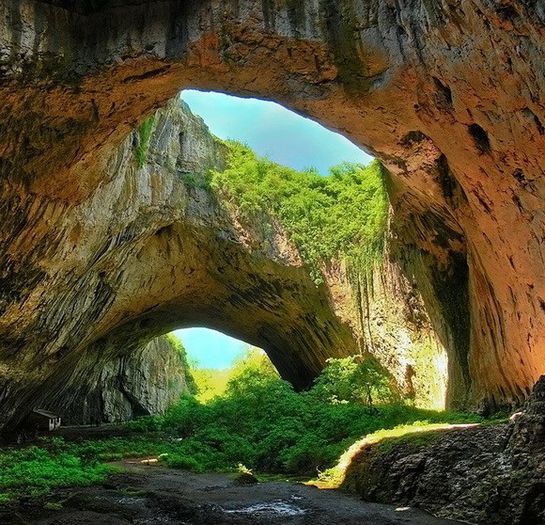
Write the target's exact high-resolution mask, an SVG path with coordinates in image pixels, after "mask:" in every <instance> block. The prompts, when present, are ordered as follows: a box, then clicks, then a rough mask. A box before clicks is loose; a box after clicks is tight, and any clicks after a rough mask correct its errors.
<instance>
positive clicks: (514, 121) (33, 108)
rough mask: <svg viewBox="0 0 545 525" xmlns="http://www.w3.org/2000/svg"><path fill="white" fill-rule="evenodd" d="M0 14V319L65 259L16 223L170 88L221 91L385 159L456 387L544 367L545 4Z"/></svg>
mask: <svg viewBox="0 0 545 525" xmlns="http://www.w3.org/2000/svg"><path fill="white" fill-rule="evenodd" d="M0 12H1V18H0V20H1V22H0V24H2V27H1V29H0V50H1V57H2V62H1V70H0V71H1V75H2V79H1V80H2V82H1V85H0V98H1V100H2V106H1V109H0V122H1V123H2V133H1V134H0V170H1V176H2V188H1V193H2V207H1V208H0V217H1V220H2V224H5V225H7V227H6V228H5V231H3V232H2V238H1V246H2V251H1V257H2V261H3V264H2V268H3V275H2V279H3V283H4V285H3V287H2V299H1V301H0V305H1V308H2V312H3V314H2V323H4V324H6V323H9V322H12V320H13V319H14V318H16V317H17V315H22V314H21V312H20V311H17V309H18V308H21V307H20V306H19V307H18V306H14V305H16V304H17V298H18V297H21V296H23V295H24V293H25V290H27V288H28V287H30V286H31V285H32V284H33V283H38V282H40V279H41V278H42V277H43V275H44V274H50V273H51V272H52V271H54V270H55V266H56V265H57V264H58V262H56V254H55V257H53V256H52V257H51V258H50V259H49V260H48V262H47V263H41V264H40V265H39V266H35V265H33V264H32V259H33V258H35V257H36V255H37V254H39V253H46V252H49V250H52V244H51V243H53V244H55V243H58V245H57V249H58V250H62V249H63V248H62V247H61V245H60V241H61V240H64V239H61V238H60V237H61V236H59V238H57V239H49V238H48V239H46V237H45V236H44V234H43V232H41V231H40V230H39V229H38V230H37V231H35V232H33V234H32V235H27V236H26V237H23V238H21V237H20V235H19V234H20V232H21V231H23V230H24V229H25V228H27V229H28V226H29V224H31V223H32V221H33V220H37V219H36V218H37V216H38V215H41V216H42V217H44V216H45V217H47V218H48V220H52V221H54V220H55V218H56V217H57V215H56V214H60V213H65V211H66V210H67V209H68V208H69V209H75V207H77V206H79V205H81V203H82V202H84V201H85V200H86V199H88V198H90V196H91V195H92V194H93V192H94V191H95V190H96V189H97V188H100V187H101V186H104V185H105V183H107V182H108V181H107V179H105V174H108V173H110V174H111V173H113V172H112V170H111V165H110V166H108V163H111V162H112V160H111V159H112V156H111V155H112V154H113V152H114V151H115V149H116V148H117V147H118V146H119V144H120V143H121V141H122V140H123V139H124V137H126V136H127V134H128V133H129V130H130V129H131V128H133V127H134V126H135V125H136V124H137V123H138V121H140V120H141V119H142V118H144V117H145V116H146V115H148V114H150V112H152V111H153V110H154V109H156V108H157V107H159V106H161V105H163V104H164V103H165V102H166V100H167V99H169V98H170V97H172V96H173V95H174V94H175V92H177V91H178V90H179V89H181V88H182V87H197V88H204V89H221V90H226V91H230V92H233V93H238V94H241V95H258V96H261V97H264V98H271V99H275V100H277V101H279V102H282V103H284V104H285V105H287V106H289V107H291V108H293V109H295V110H297V111H299V112H302V113H304V114H306V115H309V116H312V117H313V118H316V119H318V120H320V121H321V122H322V123H324V124H325V125H328V126H331V127H333V128H335V129H338V130H340V131H342V132H343V133H345V134H346V135H348V136H350V137H351V138H352V139H353V140H354V141H356V142H357V143H359V144H361V145H363V146H365V147H367V148H368V149H369V150H371V151H372V152H373V153H374V154H375V155H377V156H378V157H379V158H380V159H382V160H383V162H384V163H385V165H386V166H387V168H388V169H389V171H390V173H391V181H390V195H391V202H392V207H393V220H392V231H393V235H394V238H395V239H396V240H397V241H398V243H399V244H400V245H401V246H403V247H405V248H406V253H407V254H408V257H407V260H406V261H405V262H406V265H405V271H406V274H407V275H408V276H409V278H410V279H414V280H415V281H416V282H418V286H419V288H420V289H421V290H422V291H423V295H424V299H425V301H426V303H427V304H428V309H429V311H430V317H431V318H432V319H433V321H434V324H435V326H436V329H437V331H438V333H439V334H440V335H441V339H442V340H443V341H444V342H445V344H447V345H450V346H451V347H452V348H453V349H454V351H453V352H452V353H451V355H452V356H454V358H455V359H457V360H458V361H459V365H458V366H457V368H456V370H457V372H456V374H457V377H456V380H453V381H452V384H453V385H455V388H456V390H457V392H458V394H459V395H460V396H462V397H464V398H465V399H467V401H468V402H470V403H486V404H492V405H494V404H498V403H499V404H501V403H512V402H517V401H520V400H521V399H522V398H523V397H524V396H525V395H526V393H527V392H528V391H529V388H530V386H531V385H532V384H533V383H534V382H535V380H536V379H537V378H538V376H539V375H540V374H542V373H543V372H544V371H545V370H544V369H545V364H544V363H545V359H544V357H545V356H544V355H543V354H544V352H545V341H544V335H543V334H545V330H544V328H545V307H544V304H545V300H544V298H545V278H544V277H545V276H544V265H543V243H542V239H543V235H544V233H545V232H544V220H543V219H544V217H543V192H544V187H543V162H544V161H543V156H542V154H541V152H542V151H543V148H544V146H545V136H544V135H545V133H544V125H543V124H542V123H543V122H545V111H544V104H543V95H542V93H544V89H543V88H544V86H543V82H544V81H543V78H544V76H543V75H542V74H541V73H542V72H543V64H542V57H543V51H544V50H543V42H545V38H544V27H545V26H544V20H545V10H544V7H543V3H542V2H541V1H538V2H532V3H529V2H514V1H509V0H505V1H504V2H501V5H499V4H498V3H497V2H492V1H488V0H484V1H481V2H477V3H475V2H448V1H444V2H429V1H424V0H415V1H413V2H401V3H400V2H390V1H378V0H368V1H365V2H360V1H356V0H346V1H343V2H332V1H328V0H305V1H302V2H277V1H269V0H267V1H263V2H253V1H250V0H236V1H235V0H202V1H197V0H193V1H181V0H177V1H163V2H145V3H144V2H142V3H139V2H134V1H131V2H128V1H124V0H111V1H104V2H92V1H83V0H82V1H81V2H80V1H78V0H74V1H67V0H51V1H49V2H45V1H38V0H34V1H31V0H24V1H18V0H8V1H6V2H4V3H3V4H2V6H0ZM114 157H116V155H114ZM117 161H120V159H119V158H118V159H117ZM98 206H102V204H98ZM17 217H25V218H24V220H23V221H21V220H18V219H17ZM23 223H24V224H23ZM137 232H138V225H136V224H135V225H134V231H133V232H131V235H137ZM73 237H74V238H75V239H77V238H78V234H77V228H76V227H75V231H74V233H73ZM116 242H119V243H120V244H122V243H123V238H120V239H118V240H117V241H116ZM74 257H80V255H78V254H77V253H75V254H74ZM74 279H75V277H74ZM75 286H83V284H81V283H79V282H77V283H75ZM107 290H108V288H107V285H106V284H104V285H101V287H99V288H98V289H97V291H96V295H97V296H98V297H99V298H102V297H107V296H108V292H107ZM81 300H82V301H84V300H91V299H89V298H86V299H84V298H83V297H82V299H81ZM30 306H32V304H29V307H30ZM152 306H153V305H150V308H151V307H152ZM10 309H11V310H10ZM14 310H15V312H14ZM60 311H62V309H61V310H60ZM14 316H15V317H14ZM6 319H7V321H6ZM57 321H58V323H59V324H60V323H71V322H74V316H72V317H71V318H70V316H64V317H62V318H59V319H58V320H57ZM3 346H5V347H8V348H9V347H10V344H9V338H7V339H5V340H4V342H3ZM15 348H16V349H17V350H20V348H17V347H16V346H15ZM12 352H13V353H14V354H15V353H17V354H18V357H17V359H19V360H24V359H25V357H24V356H22V355H21V352H16V350H12Z"/></svg>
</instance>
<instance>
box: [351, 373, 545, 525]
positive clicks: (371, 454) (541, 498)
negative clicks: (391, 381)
mask: <svg viewBox="0 0 545 525" xmlns="http://www.w3.org/2000/svg"><path fill="white" fill-rule="evenodd" d="M343 486H344V488H346V489H348V490H350V491H354V492H356V493H358V494H360V495H361V496H362V497H363V498H364V499H365V500H367V501H377V502H388V503H392V502H395V503H397V504H398V505H412V506H416V507H419V508H424V509H427V510H429V511H430V512H433V513H434V514H436V515H438V516H444V517H449V518H455V519H458V520H461V521H465V522H469V523H479V524H486V525H503V524H511V525H528V524H531V525H538V524H545V376H544V377H542V378H541V379H540V380H539V382H538V383H537V384H536V386H535V387H534V391H533V392H532V395H531V396H530V398H529V400H528V402H527V404H526V406H525V407H524V410H522V411H521V412H518V413H516V414H514V415H513V416H512V417H511V420H510V422H509V423H505V424H496V425H483V426H477V427H475V428H467V429H462V430H460V429H458V430H450V431H446V432H432V433H426V434H425V435H416V434H415V435H413V436H412V437H411V436H409V437H405V438H403V439H397V440H384V441H383V442H381V443H376V444H372V445H366V446H363V447H362V448H361V449H360V450H359V451H358V452H357V454H355V455H354V457H353V459H352V461H351V464H350V465H349V466H348V468H347V470H346V476H345V479H344V483H343Z"/></svg>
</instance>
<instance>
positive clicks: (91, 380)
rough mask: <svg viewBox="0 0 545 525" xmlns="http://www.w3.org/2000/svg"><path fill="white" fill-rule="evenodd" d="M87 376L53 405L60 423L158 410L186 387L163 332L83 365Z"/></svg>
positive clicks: (175, 353) (109, 419) (96, 420)
mask: <svg viewBox="0 0 545 525" xmlns="http://www.w3.org/2000/svg"><path fill="white" fill-rule="evenodd" d="M86 371H87V374H88V377H87V378H86V382H85V383H83V384H79V385H78V384H75V385H73V386H72V387H71V390H68V391H66V393H65V394H64V400H63V402H62V403H61V404H59V405H58V406H56V407H54V408H55V409H56V410H57V411H58V413H59V414H62V417H63V423H65V424H82V423H99V422H106V423H113V422H117V421H128V420H130V419H134V418H136V417H140V416H149V415H153V414H162V413H163V412H165V410H166V409H167V408H168V407H169V406H171V405H172V404H173V403H174V402H175V401H177V400H178V399H179V398H180V396H181V395H182V394H187V393H189V392H190V385H188V382H187V373H188V371H187V370H186V369H185V362H184V360H183V359H182V357H181V356H180V353H179V351H178V349H177V348H176V347H175V346H173V345H172V343H171V342H170V340H169V338H168V337H167V336H161V337H157V338H155V339H153V340H151V341H150V342H149V343H147V344H145V345H143V346H141V347H140V348H137V349H134V350H132V351H131V352H129V353H123V352H118V355H117V357H115V358H109V359H107V360H105V361H104V362H100V359H99V358H98V359H97V362H95V363H89V364H88V366H87V367H86Z"/></svg>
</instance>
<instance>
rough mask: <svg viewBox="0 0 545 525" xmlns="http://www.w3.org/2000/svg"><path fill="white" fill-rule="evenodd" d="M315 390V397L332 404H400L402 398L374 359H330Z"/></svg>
mask: <svg viewBox="0 0 545 525" xmlns="http://www.w3.org/2000/svg"><path fill="white" fill-rule="evenodd" d="M328 364H329V366H327V367H326V368H325V369H324V371H323V373H322V374H321V375H320V377H319V378H318V380H317V381H316V385H315V386H314V388H313V393H314V395H318V396H320V397H321V398H322V399H327V400H328V401H329V402H332V403H335V402H340V403H347V402H355V403H362V404H364V405H367V406H369V407H371V406H373V404H374V403H377V402H378V403H392V402H399V401H400V395H399V393H398V392H397V390H396V388H395V383H394V382H393V381H392V380H391V378H390V377H389V374H388V372H387V371H386V370H385V369H384V368H383V367H382V366H381V365H380V364H379V363H378V362H377V361H376V359H373V358H372V357H365V358H363V357H362V356H351V357H345V358H344V359H329V360H328Z"/></svg>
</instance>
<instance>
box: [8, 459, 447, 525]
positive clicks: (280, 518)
mask: <svg viewBox="0 0 545 525" xmlns="http://www.w3.org/2000/svg"><path fill="white" fill-rule="evenodd" d="M122 467H123V469H124V472H123V473H120V474H116V475H113V476H111V477H110V479H109V480H108V481H107V482H106V483H104V484H103V485H101V486H96V487H87V488H83V489H72V490H63V491H59V492H57V493H55V494H53V495H52V496H51V497H50V498H49V499H48V500H47V502H46V501H43V500H42V501H32V502H29V503H27V504H21V505H20V506H19V507H18V508H17V509H16V511H14V510H13V509H10V510H9V511H6V512H4V513H2V512H0V523H2V524H3V525H21V524H30V523H32V524H40V525H46V524H47V525H76V524H77V525H97V524H101V525H128V524H134V525H144V524H146V525H159V524H164V525H170V524H172V525H174V524H179V525H189V524H191V525H204V524H210V525H212V524H213V525H223V524H239V525H246V524H256V525H269V524H284V523H286V524H293V525H303V524H312V525H331V524H335V525H340V524H346V525H350V524H354V525H355V524H361V523H365V524H368V525H394V524H415V525H416V524H418V525H442V524H447V523H455V522H452V521H447V520H442V519H438V518H434V517H432V516H430V515H428V514H425V513H424V512H422V511H418V510H414V509H409V508H405V507H404V508H396V507H392V506H388V505H380V504H376V503H363V502H361V501H359V500H358V499H355V498H353V497H350V496H347V495H345V494H343V493H341V492H339V491H335V490H319V489H316V488H314V487H309V486H305V485H302V484H298V483H297V484H296V483H291V482H266V483H259V484H257V485H237V484H236V483H235V482H234V481H233V479H232V477H230V476H228V475H225V474H193V473H189V472H184V471H178V470H169V469H164V468H159V467H155V466H143V465H141V464H138V463H136V462H133V463H124V464H123V465H122ZM55 504H60V505H55ZM44 505H45V507H56V506H58V507H60V508H58V509H57V510H53V509H51V510H48V509H47V508H44ZM61 505H62V507H61Z"/></svg>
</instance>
